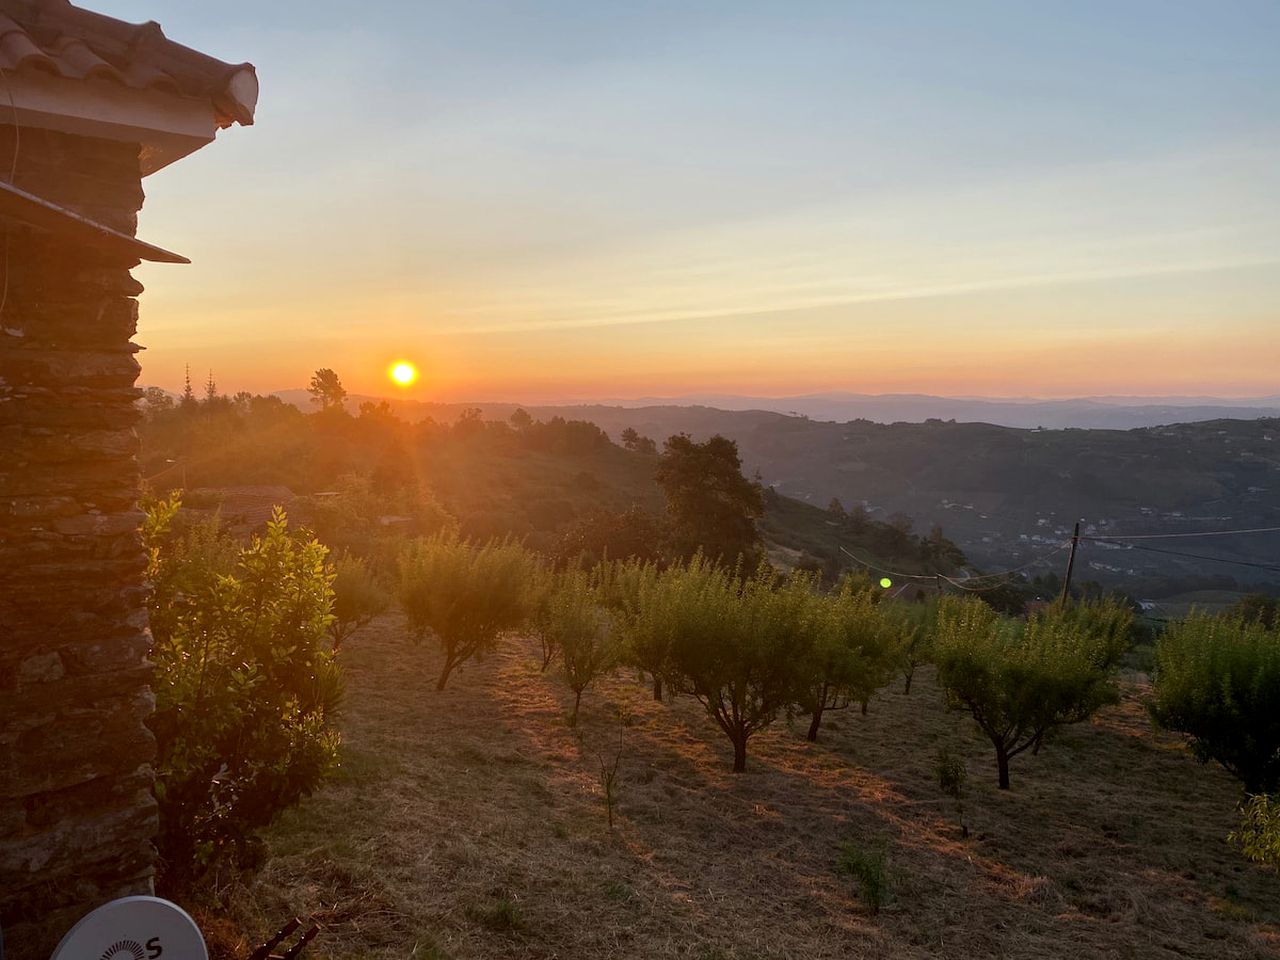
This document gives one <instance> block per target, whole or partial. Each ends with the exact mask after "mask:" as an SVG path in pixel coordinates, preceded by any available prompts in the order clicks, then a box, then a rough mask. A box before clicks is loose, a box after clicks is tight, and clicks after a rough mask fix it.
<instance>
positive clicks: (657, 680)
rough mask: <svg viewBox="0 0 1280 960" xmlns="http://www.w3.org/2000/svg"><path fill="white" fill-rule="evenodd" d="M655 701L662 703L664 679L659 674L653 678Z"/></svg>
mask: <svg viewBox="0 0 1280 960" xmlns="http://www.w3.org/2000/svg"><path fill="white" fill-rule="evenodd" d="M653 699H654V700H656V701H658V703H661V702H662V678H661V677H660V676H658V675H657V674H654V677H653Z"/></svg>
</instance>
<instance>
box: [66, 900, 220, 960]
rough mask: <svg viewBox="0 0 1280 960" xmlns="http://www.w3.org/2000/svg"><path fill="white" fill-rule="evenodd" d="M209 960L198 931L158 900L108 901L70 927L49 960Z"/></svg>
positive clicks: (178, 910) (171, 906)
mask: <svg viewBox="0 0 1280 960" xmlns="http://www.w3.org/2000/svg"><path fill="white" fill-rule="evenodd" d="M162 957H163V958H166V960H209V952H208V950H206V949H205V946H204V937H202V936H201V935H200V928H199V927H197V926H196V922H195V921H194V920H192V919H191V917H189V916H188V915H187V912H186V911H185V910H183V909H182V908H181V907H179V906H178V905H177V904H173V903H170V902H169V901H168V900H161V899H160V898H158V897H124V898H123V899H120V900H112V901H111V902H110V903H108V904H104V905H103V906H101V907H99V908H98V909H97V910H95V911H93V913H91V914H89V915H88V916H87V917H85V918H84V919H83V920H81V921H80V922H79V923H77V924H76V925H75V926H74V927H72V928H71V929H70V930H69V931H68V932H67V935H66V936H65V937H63V938H62V942H61V943H59V944H58V949H57V950H55V951H53V957H52V958H51V960H160V958H162Z"/></svg>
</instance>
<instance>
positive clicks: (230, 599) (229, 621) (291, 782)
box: [143, 497, 342, 888]
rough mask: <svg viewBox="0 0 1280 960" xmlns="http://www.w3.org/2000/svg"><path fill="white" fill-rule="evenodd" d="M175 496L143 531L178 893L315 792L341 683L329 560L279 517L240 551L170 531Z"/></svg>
mask: <svg viewBox="0 0 1280 960" xmlns="http://www.w3.org/2000/svg"><path fill="white" fill-rule="evenodd" d="M178 506H179V501H178V499H177V498H176V497H174V498H172V499H170V500H167V501H160V502H157V503H152V504H150V505H149V507H148V514H147V519H146V522H145V523H144V527H143V532H144V537H145V540H146V545H147V548H148V552H149V558H150V565H149V575H150V577H151V578H152V580H153V582H154V583H155V584H156V589H155V592H154V593H153V595H152V597H151V601H150V607H151V623H152V634H153V636H154V646H153V651H152V660H153V661H154V663H155V680H154V685H155V695H156V710H155V713H154V714H153V715H152V717H151V719H150V721H149V723H150V725H151V729H152V730H153V731H154V733H155V736H156V742H157V747H158V755H157V759H156V799H157V800H158V802H159V810H160V833H159V835H158V837H157V847H158V848H159V851H160V855H161V858H162V861H163V873H162V879H163V882H164V884H165V885H166V886H168V887H171V888H175V887H181V886H182V885H183V884H184V883H186V882H189V881H190V880H192V879H194V878H196V877H198V876H199V875H200V874H201V873H203V872H204V871H205V870H206V869H207V868H208V867H210V866H211V865H213V864H214V863H215V862H216V861H217V860H218V859H219V858H220V857H222V856H223V855H224V854H226V853H228V852H231V851H235V850H243V849H244V848H245V846H246V844H247V843H248V842H249V841H251V840H252V839H253V835H254V833H255V831H256V830H257V829H259V828H261V827H264V826H266V825H268V824H270V823H271V822H272V820H274V819H275V817H276V816H277V815H278V814H279V813H280V812H281V811H282V810H284V809H286V808H288V807H290V806H292V805H293V804H296V803H297V802H298V801H299V800H300V799H302V798H303V797H305V796H306V795H307V794H309V793H310V792H311V791H312V790H314V789H315V787H316V786H317V785H318V784H319V783H320V781H321V780H322V779H323V777H324V775H325V774H326V773H327V772H328V771H329V769H330V768H331V767H332V766H333V764H334V762H335V759H336V755H337V747H338V733H337V731H336V730H335V729H334V726H333V722H334V719H335V717H336V714H337V710H338V706H339V704H340V702H341V696H342V685H341V677H340V674H339V671H338V668H337V666H336V665H335V663H334V661H333V658H332V654H331V653H330V652H329V651H328V650H326V649H325V645H324V642H323V641H324V636H325V631H326V628H327V627H328V625H329V621H330V612H329V611H330V606H331V604H332V602H333V591H332V589H331V587H330V580H331V574H330V573H329V571H328V570H327V569H326V565H325V559H326V550H325V548H324V547H323V546H321V545H320V544H319V543H317V542H316V541H315V540H312V539H309V538H307V537H305V536H302V535H299V534H297V533H294V532H292V531H290V530H289V528H288V523H287V521H286V519H285V516H284V514H283V512H282V511H280V510H277V511H276V513H275V515H274V517H273V519H272V520H271V522H270V523H269V524H268V525H267V530H266V533H265V534H264V535H263V536H261V537H255V538H254V539H253V541H252V542H251V543H250V544H249V546H247V547H244V548H238V547H237V546H236V545H235V544H234V543H233V542H232V541H230V540H227V539H226V538H218V537H213V536H211V535H210V532H209V530H208V529H207V528H197V530H195V531H193V532H192V533H190V534H188V535H186V536H183V535H181V534H180V533H178V532H177V531H176V530H175V529H174V520H175V517H176V514H177V510H178Z"/></svg>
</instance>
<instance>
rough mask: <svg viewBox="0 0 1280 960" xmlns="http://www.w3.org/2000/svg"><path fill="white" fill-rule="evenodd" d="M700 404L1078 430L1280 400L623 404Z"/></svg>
mask: <svg viewBox="0 0 1280 960" xmlns="http://www.w3.org/2000/svg"><path fill="white" fill-rule="evenodd" d="M673 404H674V405H680V406H687V405H697V406H706V407H715V408H717V409H720V410H768V411H772V412H774V413H786V414H793V415H798V416H803V417H809V418H810V419H813V420H830V421H835V422H847V421H850V420H871V421H874V422H876V423H922V422H924V421H925V420H928V419H931V418H932V419H938V420H956V421H959V422H961V423H991V424H995V425H997V426H1002V427H1027V428H1035V427H1046V428H1050V429H1060V428H1063V427H1083V428H1090V429H1100V430H1132V429H1133V428H1135V427H1155V426H1162V425H1164V424H1169V423H1196V422H1199V421H1203V420H1223V419H1233V420H1252V419H1255V418H1257V417H1276V416H1280V396H1274V397H1259V398H1248V399H1221V398H1217V397H1082V398H1077V399H1069V400H1039V399H1033V398H1027V399H1023V398H990V397H935V396H929V395H926V394H906V393H903V394H861V393H816V394H806V395H803V396H794V397H743V396H736V395H733V394H703V395H697V396H688V397H678V398H672V399H649V400H643V401H635V402H628V403H623V404H622V405H623V406H667V405H673Z"/></svg>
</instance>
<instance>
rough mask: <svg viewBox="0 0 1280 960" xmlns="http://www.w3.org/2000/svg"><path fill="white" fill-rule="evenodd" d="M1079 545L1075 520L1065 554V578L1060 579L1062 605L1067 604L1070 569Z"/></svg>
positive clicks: (1078, 524)
mask: <svg viewBox="0 0 1280 960" xmlns="http://www.w3.org/2000/svg"><path fill="white" fill-rule="evenodd" d="M1078 546H1080V521H1079V520H1077V521H1076V529H1075V532H1074V533H1073V534H1071V553H1070V554H1069V555H1068V556H1067V578H1066V579H1065V580H1063V581H1062V597H1061V598H1060V600H1061V603H1062V605H1063V606H1064V607H1065V606H1066V605H1067V599H1068V598H1069V597H1070V596H1071V571H1072V570H1074V569H1075V566H1076V547H1078Z"/></svg>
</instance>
